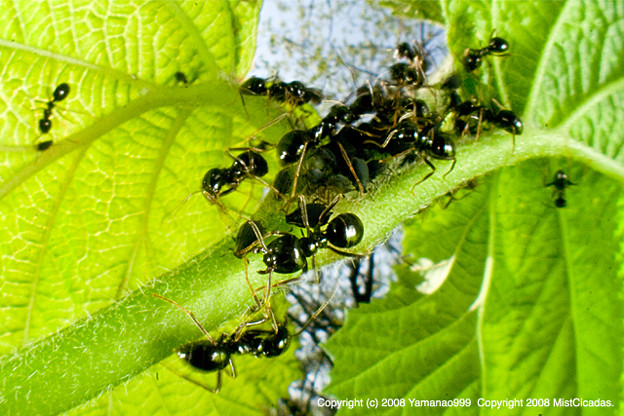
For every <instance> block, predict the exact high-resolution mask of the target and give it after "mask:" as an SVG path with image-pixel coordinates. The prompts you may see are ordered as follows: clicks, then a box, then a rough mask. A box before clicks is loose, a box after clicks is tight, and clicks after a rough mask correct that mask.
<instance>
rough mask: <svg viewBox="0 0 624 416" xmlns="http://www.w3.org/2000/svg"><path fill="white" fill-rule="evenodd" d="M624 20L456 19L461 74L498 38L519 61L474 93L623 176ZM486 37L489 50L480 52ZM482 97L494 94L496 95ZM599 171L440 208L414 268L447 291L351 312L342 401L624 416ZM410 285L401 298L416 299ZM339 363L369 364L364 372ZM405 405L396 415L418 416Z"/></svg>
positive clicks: (565, 162)
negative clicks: (472, 53) (467, 54)
mask: <svg viewBox="0 0 624 416" xmlns="http://www.w3.org/2000/svg"><path fill="white" fill-rule="evenodd" d="M623 13H624V11H623V10H621V8H619V6H618V5H617V4H616V3H614V2H603V3H595V2H592V3H583V2H579V1H569V2H567V3H562V2H542V3H524V2H503V3H496V4H494V5H493V6H492V5H491V4H490V3H484V2H448V4H446V6H445V16H446V19H447V22H448V24H449V34H448V38H449V47H450V50H451V51H452V52H453V54H454V56H455V57H456V65H461V59H462V57H463V53H464V50H465V48H467V47H473V48H474V47H479V45H484V43H485V42H486V41H487V38H488V36H489V33H490V32H491V30H492V29H496V33H497V35H498V36H502V37H504V38H505V39H507V40H508V41H509V42H510V44H511V45H512V46H511V48H512V49H511V55H510V56H509V57H507V58H505V59H497V58H489V63H485V64H484V65H483V68H482V69H481V70H479V71H477V73H476V75H470V77H475V78H474V79H477V78H476V77H479V80H480V81H483V82H486V83H487V84H489V85H491V86H492V90H491V92H490V93H489V94H490V95H492V96H496V97H498V98H499V100H500V101H501V102H503V103H505V104H507V105H510V108H513V110H514V111H518V112H520V111H521V110H523V112H524V115H523V120H524V122H525V126H527V128H526V131H529V130H532V129H534V128H535V127H536V126H538V125H539V126H542V127H548V128H550V129H551V135H552V136H553V137H554V136H555V135H556V134H557V132H569V134H570V137H569V138H568V139H566V141H572V140H575V141H577V142H578V143H583V144H585V145H587V146H590V147H591V148H592V150H591V152H592V153H593V154H594V160H597V159H598V158H603V157H604V159H603V160H605V161H606V160H607V159H611V160H612V161H611V162H607V163H608V164H609V165H611V166H612V167H613V168H614V169H621V161H620V157H621V156H620V150H619V149H620V147H621V142H622V137H623V135H622V134H619V131H620V129H621V127H619V125H617V123H616V120H617V119H618V118H620V119H621V117H622V116H624V111H623V108H624V107H622V106H621V105H619V102H620V100H621V99H620V96H621V95H622V93H623V86H624V84H622V81H623V80H624V68H623V65H624V64H622V58H623V50H622V46H621V45H622V39H623V36H622V33H623V29H624V26H622V24H621V22H622V15H623ZM475 36H476V37H480V38H481V41H480V42H479V41H477V40H476V39H475V40H474V41H470V40H466V39H470V38H474V37H475ZM471 42H472V43H471ZM472 85H473V86H476V89H477V90H481V92H482V93H483V92H484V91H485V92H487V91H488V87H487V86H486V84H478V83H474V84H472ZM524 139H525V136H522V137H517V142H518V143H520V142H521V141H522V142H524ZM524 144H526V142H524ZM562 144H563V143H559V145H562ZM543 145H544V143H542V144H540V146H543ZM475 146H476V145H475ZM520 147H522V144H520ZM514 155H516V153H515V152H514ZM562 156H566V155H565V152H564V154H562ZM569 156H570V157H572V155H571V154H570V155H569ZM470 162H472V158H471V159H470ZM583 162H586V160H583ZM460 163H468V162H465V159H464V158H462V159H461V161H460V162H458V166H459V164H460ZM477 163H479V162H477ZM590 164H591V163H590ZM594 167H595V168H597V169H598V170H600V171H601V173H597V172H595V171H592V170H588V169H587V167H586V166H583V165H581V164H577V163H573V162H571V161H570V160H569V159H567V158H555V159H552V160H550V161H546V160H542V159H536V160H534V161H530V162H524V163H521V164H517V165H516V166H514V167H511V168H506V169H502V170H500V171H498V172H495V173H494V174H493V175H491V177H488V178H479V179H478V182H477V184H478V185H477V189H476V191H474V192H470V191H469V190H466V189H464V190H458V191H457V192H456V194H455V196H457V199H458V200H457V201H451V204H450V205H449V207H448V208H447V209H446V210H444V209H442V207H441V206H437V207H432V208H430V209H428V210H427V211H425V212H423V213H422V219H421V220H416V221H414V222H412V223H411V224H409V225H407V226H406V237H405V251H406V253H409V254H410V255H411V257H412V260H411V261H416V259H428V260H429V261H430V263H431V262H432V263H433V264H435V265H436V266H435V267H433V268H429V269H426V270H425V271H426V273H425V280H426V281H427V282H435V281H437V280H436V279H435V278H439V277H440V276H442V278H443V279H444V280H443V283H442V285H441V286H440V287H439V289H437V290H436V291H435V292H434V293H433V294H431V295H429V296H427V297H424V298H423V297H421V296H420V295H414V296H413V298H412V300H411V302H408V301H406V300H403V301H402V302H401V303H400V304H399V303H398V302H397V301H396V299H395V298H394V297H389V298H388V299H387V300H385V301H384V302H383V303H381V302H380V303H378V304H377V305H371V306H370V307H368V308H365V309H364V308H363V309H361V310H358V311H354V312H352V313H351V314H350V316H349V321H348V327H347V328H345V329H343V331H341V332H339V333H338V334H337V335H336V337H334V338H333V339H332V340H331V341H330V343H329V345H328V347H329V348H330V350H331V351H332V353H333V354H334V356H335V357H336V363H337V364H336V367H335V371H334V374H333V382H332V385H331V386H330V390H329V391H330V392H332V393H335V394H336V395H338V396H339V397H358V398H360V397H363V398H365V399H366V398H369V397H370V398H377V399H379V400H380V398H382V397H399V398H401V397H402V398H405V399H410V398H411V399H418V400H436V399H447V400H452V399H459V398H470V399H471V401H472V402H471V403H472V404H471V407H470V410H471V412H469V411H467V409H464V408H459V407H455V408H453V407H449V408H446V407H441V406H436V407H426V408H421V409H419V410H420V411H422V412H423V413H425V414H443V413H444V414H447V413H461V411H466V413H474V414H476V413H477V412H478V413H486V414H489V413H492V414H498V413H499V412H500V411H501V410H498V409H494V410H491V409H488V408H483V407H477V405H476V401H477V399H479V398H482V399H487V400H504V399H513V398H517V399H520V400H523V401H524V400H526V399H531V398H533V399H540V398H541V399H548V400H549V404H544V403H543V402H541V403H538V404H537V407H532V408H527V407H526V406H527V404H526V402H525V404H524V407H523V408H518V407H517V408H515V409H513V411H512V413H514V414H515V412H518V413H523V412H526V413H527V414H529V413H531V414H532V413H550V412H555V414H559V413H560V414H571V413H573V414H601V415H602V414H614V413H615V409H617V408H618V407H619V404H620V399H619V398H620V395H621V392H622V382H621V377H622V376H621V374H622V335H623V328H622V305H621V298H622V297H621V293H622V292H621V281H620V280H619V279H618V277H617V274H616V273H617V272H618V271H619V270H621V262H620V258H617V259H616V255H615V253H618V251H619V250H618V249H619V248H620V246H621V241H622V234H621V232H617V233H616V232H615V230H621V229H622V220H621V218H622V215H621V209H620V208H619V206H618V202H619V201H620V200H621V198H622V190H621V185H622V181H621V180H619V181H618V182H617V183H616V182H614V181H612V180H611V179H610V178H608V177H606V176H605V174H607V175H608V174H609V170H608V169H600V168H598V167H597V166H596V165H594ZM557 169H564V170H565V171H566V172H567V174H568V176H569V178H570V180H571V181H572V182H573V183H574V184H575V185H573V186H569V187H568V189H567V190H566V191H565V199H566V201H567V207H566V208H560V209H558V208H556V207H555V206H554V205H553V202H552V198H553V195H552V194H551V191H552V189H551V188H545V187H544V184H545V183H548V182H551V180H552V179H551V178H552V175H553V174H554V172H555V171H556V170H557ZM449 176H450V175H449ZM460 198H461V199H460ZM447 200H448V197H445V198H443V199H442V201H443V202H442V204H446V201H447ZM420 263H424V262H423V261H422V260H421V261H420ZM402 279H403V280H405V277H404V276H403V277H402ZM410 279H411V281H414V280H415V279H414V278H413V277H412V278H410ZM399 283H401V285H400V287H401V293H403V292H404V291H405V289H404V286H405V283H404V282H403V283H402V282H399ZM431 285H432V286H430V287H433V288H436V287H437V286H436V285H435V284H433V283H431ZM412 287H413V286H412ZM418 287H420V288H421V289H422V288H425V287H427V286H424V285H420V286H418ZM389 305H393V308H394V309H393V310H392V314H390V313H389V311H388V310H389V308H390V306H389ZM384 319H387V320H385V324H383V325H382V324H379V322H382V321H384ZM389 322H393V323H394V324H389ZM390 328H391V329H390ZM407 328H409V329H407ZM354 339H357V342H353V340H354ZM341 357H357V359H356V360H354V361H355V362H356V363H357V366H353V365H351V366H349V365H348V364H347V363H346V361H342V360H341ZM347 367H348V368H347ZM371 375H373V376H374V377H376V378H375V380H372V379H369V378H370V376H371ZM371 383H374V384H375V386H377V388H376V389H374V391H370V385H371ZM557 398H561V399H573V398H582V399H585V400H596V399H601V400H603V401H605V402H606V407H605V402H603V404H602V406H603V407H582V408H581V407H575V408H562V407H556V406H555V404H554V400H555V399H557ZM406 402H408V404H407V405H406V406H405V407H399V408H395V409H392V408H390V409H389V408H386V409H382V410H384V411H385V413H391V414H399V413H408V414H409V413H410V410H408V409H410V406H409V401H408V400H406ZM505 409H507V410H508V411H510V410H511V408H510V407H509V406H507V407H505ZM461 414H464V413H461ZM523 414H524V413H523Z"/></svg>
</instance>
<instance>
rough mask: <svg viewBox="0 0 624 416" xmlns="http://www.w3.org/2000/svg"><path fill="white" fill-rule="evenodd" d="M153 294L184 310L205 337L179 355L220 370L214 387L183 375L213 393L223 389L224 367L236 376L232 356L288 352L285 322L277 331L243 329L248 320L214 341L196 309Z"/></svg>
mask: <svg viewBox="0 0 624 416" xmlns="http://www.w3.org/2000/svg"><path fill="white" fill-rule="evenodd" d="M153 296H154V297H157V298H159V299H162V300H164V301H166V302H169V303H171V304H172V305H174V306H176V307H177V308H179V309H181V310H182V311H183V312H184V313H186V314H187V315H188V316H189V317H190V318H191V319H192V320H193V322H194V323H195V325H196V326H197V327H198V328H199V329H200V330H201V331H202V333H203V334H204V335H205V336H206V338H207V339H204V340H200V341H195V342H191V343H189V344H186V345H184V346H182V347H181V348H180V349H178V350H177V353H178V356H179V357H180V358H182V359H183V360H185V361H186V362H187V363H189V364H190V365H191V366H192V367H193V368H195V369H198V370H202V371H206V372H214V371H216V372H217V383H216V385H215V387H214V388H213V389H211V388H209V387H206V386H204V385H201V384H199V383H196V382H195V381H193V380H191V379H188V378H187V377H184V376H183V378H185V379H187V380H189V381H192V382H193V383H195V384H198V385H200V386H201V387H204V388H205V389H206V390H208V391H210V392H212V393H218V392H219V390H220V389H221V370H224V369H225V368H226V367H228V366H229V367H230V372H231V375H232V378H235V377H236V370H235V368H234V363H233V362H232V355H235V354H251V355H254V356H256V357H260V356H265V357H276V356H278V355H280V354H282V353H283V352H285V351H286V350H287V349H288V347H289V345H290V334H289V333H288V328H287V327H286V323H283V324H280V325H279V327H278V329H277V331H270V330H267V331H260V330H248V331H245V332H242V331H243V329H244V328H245V327H246V326H247V323H243V324H241V325H240V326H239V327H238V328H237V329H236V330H235V331H234V332H233V333H231V334H221V336H220V337H219V338H218V339H217V340H215V339H214V338H213V337H212V336H211V335H210V333H208V331H207V330H206V329H205V328H204V326H203V325H202V324H201V323H200V322H199V320H198V319H197V318H196V317H195V315H194V314H193V312H191V311H189V310H188V309H186V308H185V307H183V306H182V305H180V304H178V303H177V302H174V301H173V300H171V299H167V298H165V297H163V296H160V295H157V294H155V293H154V294H153Z"/></svg>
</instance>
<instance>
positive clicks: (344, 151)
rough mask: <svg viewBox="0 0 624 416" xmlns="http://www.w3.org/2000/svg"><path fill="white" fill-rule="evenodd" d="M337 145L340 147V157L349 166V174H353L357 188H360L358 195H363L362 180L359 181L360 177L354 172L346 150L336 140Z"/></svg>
mask: <svg viewBox="0 0 624 416" xmlns="http://www.w3.org/2000/svg"><path fill="white" fill-rule="evenodd" d="M338 147H339V148H340V153H342V157H343V159H344V160H345V162H347V166H349V170H350V171H351V174H352V175H353V177H354V178H355V181H356V182H357V185H358V189H359V190H360V195H361V196H364V187H363V186H362V182H360V178H359V177H358V175H357V173H355V169H353V164H352V163H351V159H349V155H347V151H346V150H345V149H344V147H343V146H342V143H340V142H338Z"/></svg>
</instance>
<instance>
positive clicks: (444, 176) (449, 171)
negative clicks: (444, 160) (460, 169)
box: [442, 158, 457, 180]
mask: <svg viewBox="0 0 624 416" xmlns="http://www.w3.org/2000/svg"><path fill="white" fill-rule="evenodd" d="M456 162H457V159H455V158H453V163H451V167H450V168H449V170H447V171H446V173H445V174H444V175H442V179H444V180H446V175H448V174H449V173H451V172H452V171H453V168H455V163H456Z"/></svg>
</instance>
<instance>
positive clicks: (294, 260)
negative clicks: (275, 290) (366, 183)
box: [234, 197, 364, 284]
mask: <svg viewBox="0 0 624 416" xmlns="http://www.w3.org/2000/svg"><path fill="white" fill-rule="evenodd" d="M339 200H340V198H339V197H337V198H335V199H334V201H332V202H331V203H330V204H329V205H327V206H323V207H322V209H321V206H320V204H307V205H306V204H305V201H304V199H303V197H300V198H299V205H300V206H299V209H298V210H296V211H294V212H293V213H291V214H289V215H287V216H286V221H287V222H288V223H289V224H293V225H297V226H299V227H302V228H304V227H305V229H306V235H305V236H304V237H300V238H299V237H296V236H295V235H293V234H289V233H285V232H280V231H273V232H270V233H266V234H263V230H262V227H261V225H260V224H258V223H256V222H255V221H247V223H246V224H247V225H243V226H241V228H240V229H239V232H238V235H237V238H236V251H235V253H234V254H235V255H236V256H237V257H239V258H241V257H244V256H245V255H246V254H247V253H249V252H250V251H252V252H254V253H263V258H262V261H263V262H264V264H265V266H266V269H265V270H262V271H260V272H259V273H260V274H269V275H271V274H272V273H273V272H275V273H279V274H290V273H295V272H298V271H302V272H304V273H305V272H306V271H308V262H307V260H306V259H307V258H308V257H312V261H313V263H312V264H313V265H314V257H313V256H314V255H315V254H316V252H317V251H318V249H320V248H329V249H330V250H332V251H333V252H335V253H338V254H341V255H345V256H353V254H351V253H348V252H345V251H342V250H341V249H346V248H351V247H354V246H356V245H357V244H359V243H360V241H362V238H363V237H364V225H363V224H362V221H361V220H360V219H359V217H357V216H356V215H355V214H351V213H342V214H339V215H337V216H336V217H334V218H332V219H331V220H329V216H330V214H331V210H332V208H333V207H334V206H335V205H336V203H337V202H338V201H339ZM308 207H309V208H310V211H308ZM309 214H312V215H309ZM322 227H325V229H324V230H322V229H321V228H322ZM251 232H253V233H254V235H255V239H254V238H253V237H252V235H251ZM270 236H278V237H277V238H276V239H275V240H273V241H271V242H270V243H269V244H266V243H265V241H264V240H265V239H266V238H268V237H270ZM252 240H253V241H252ZM249 241H252V243H251V244H248V245H247V246H246V247H245V244H247V243H248V242H249ZM296 279H298V277H296V278H293V279H288V280H286V281H282V282H280V284H285V283H288V282H291V281H294V280H296ZM269 281H270V277H269Z"/></svg>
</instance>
